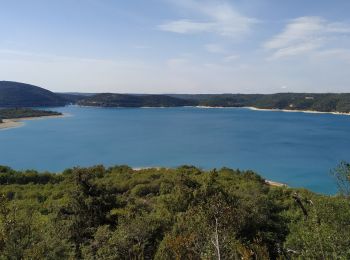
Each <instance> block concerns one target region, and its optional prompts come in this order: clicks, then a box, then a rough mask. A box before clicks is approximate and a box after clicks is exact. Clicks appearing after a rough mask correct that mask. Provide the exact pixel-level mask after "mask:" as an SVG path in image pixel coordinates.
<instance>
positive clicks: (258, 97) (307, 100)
mask: <svg viewBox="0 0 350 260" xmlns="http://www.w3.org/2000/svg"><path fill="white" fill-rule="evenodd" d="M77 104H79V105H85V106H101V107H143V106H149V107H177V106H209V107H256V108H262V109H289V110H312V111H321V112H343V113H348V112H350V94H307V93H280V94H265V95H263V94H222V95H206V94H203V95H200V94H199V95H185V94H179V95H126V94H110V93H106V94H97V95H92V96H89V97H87V98H84V99H81V100H79V101H78V102H77Z"/></svg>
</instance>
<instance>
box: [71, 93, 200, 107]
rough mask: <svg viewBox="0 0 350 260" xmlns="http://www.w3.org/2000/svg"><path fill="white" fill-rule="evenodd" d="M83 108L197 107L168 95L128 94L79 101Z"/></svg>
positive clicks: (108, 94)
mask: <svg viewBox="0 0 350 260" xmlns="http://www.w3.org/2000/svg"><path fill="white" fill-rule="evenodd" d="M78 104H79V105H82V106H99V107H180V106H191V105H196V103H195V102H192V101H191V100H185V99H180V98H175V97H170V96H166V95H127V94H111V93H105V94H97V95H94V96H91V97H87V98H85V99H83V100H80V101H78Z"/></svg>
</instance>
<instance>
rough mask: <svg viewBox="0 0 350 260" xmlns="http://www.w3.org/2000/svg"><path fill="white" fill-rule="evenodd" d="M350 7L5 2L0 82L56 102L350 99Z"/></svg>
mask: <svg viewBox="0 0 350 260" xmlns="http://www.w3.org/2000/svg"><path fill="white" fill-rule="evenodd" d="M349 14H350V1H349V0H317V1H314V0H283V1H281V0H124V1H123V0H30V1H28V0H0V35H1V37H0V80H10V81H18V82H25V83H30V84H34V85H38V86H41V87H44V88H47V89H49V90H52V91H56V92H113V93H163V94H167V93H277V92H350V15H349Z"/></svg>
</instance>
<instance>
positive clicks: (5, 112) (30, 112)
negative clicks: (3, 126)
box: [0, 108, 62, 119]
mask: <svg viewBox="0 0 350 260" xmlns="http://www.w3.org/2000/svg"><path fill="white" fill-rule="evenodd" d="M60 115H62V113H59V112H54V111H48V110H38V109H31V108H2V109H0V119H16V118H26V117H43V116H60Z"/></svg>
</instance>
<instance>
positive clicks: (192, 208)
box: [0, 163, 350, 259]
mask: <svg viewBox="0 0 350 260" xmlns="http://www.w3.org/2000/svg"><path fill="white" fill-rule="evenodd" d="M334 172H335V175H336V177H337V179H338V181H339V184H340V186H339V187H340V193H339V195H337V196H324V195H318V194H315V193H312V192H310V191H307V190H303V189H292V188H288V187H273V186H269V185H268V184H266V183H265V181H264V180H263V179H262V178H261V177H260V176H259V175H257V174H255V173H254V172H251V171H239V170H231V169H227V168H222V169H220V170H215V169H214V170H212V171H202V170H200V169H197V168H195V167H191V166H183V167H179V168H177V169H165V168H162V169H143V170H133V169H131V168H130V167H128V166H116V167H111V168H107V169H106V168H104V167H103V166H95V167H91V168H74V169H67V170H65V171H64V172H63V173H61V174H50V173H45V174H42V173H38V172H35V171H25V172H19V171H14V170H12V169H10V168H8V167H0V181H1V186H0V194H2V195H1V197H0V259H294V258H298V259H349V258H350V236H349V234H350V200H349V195H350V189H349V187H350V179H349V176H350V165H349V164H346V163H343V164H341V165H340V166H339V168H337V169H336V170H335V171H334Z"/></svg>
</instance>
